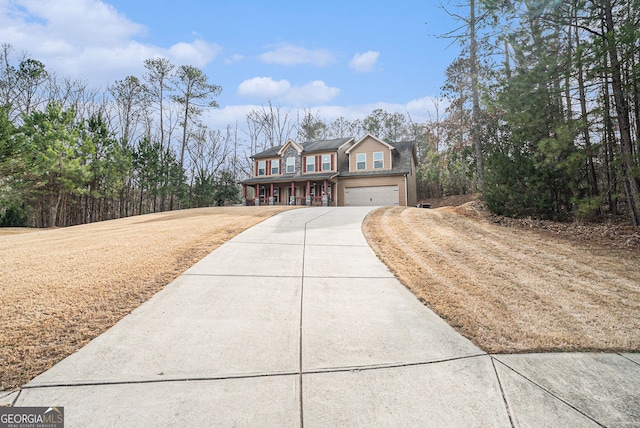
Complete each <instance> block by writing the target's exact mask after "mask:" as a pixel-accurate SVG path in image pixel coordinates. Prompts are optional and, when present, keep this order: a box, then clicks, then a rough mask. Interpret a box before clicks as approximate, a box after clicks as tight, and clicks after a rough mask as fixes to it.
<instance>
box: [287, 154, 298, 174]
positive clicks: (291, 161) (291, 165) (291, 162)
mask: <svg viewBox="0 0 640 428" xmlns="http://www.w3.org/2000/svg"><path fill="white" fill-rule="evenodd" d="M294 172H296V158H294V157H288V158H287V173H289V174H293V173H294Z"/></svg>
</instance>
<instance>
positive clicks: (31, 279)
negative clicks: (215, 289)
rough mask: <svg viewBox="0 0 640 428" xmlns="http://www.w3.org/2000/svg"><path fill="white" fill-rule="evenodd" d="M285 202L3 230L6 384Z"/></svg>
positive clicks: (2, 373) (1, 375)
mask: <svg viewBox="0 0 640 428" xmlns="http://www.w3.org/2000/svg"><path fill="white" fill-rule="evenodd" d="M286 209H288V208H287V207H222V208H201V209H192V210H184V211H173V212H166V213H157V214H149V215H144V216H138V217H129V218H125V219H119V220H112V221H105V222H101V223H94V224H89V225H83V226H75V227H69V228H64V229H49V230H40V231H35V232H33V230H31V231H32V233H16V232H27V231H28V230H25V229H22V230H15V229H0V233H2V234H1V235H0V273H1V274H0V290H1V293H2V298H1V299H0V363H1V365H0V391H2V390H7V389H12V388H16V387H18V386H20V385H22V384H24V383H25V382H27V381H29V380H30V379H31V378H33V377H34V376H35V375H38V374H39V373H41V372H43V371H45V370H47V369H48V368H50V367H51V366H52V365H53V364H55V363H56V362H57V361H59V360H61V359H62V358H64V357H66V356H68V355H70V354H71V353H73V352H75V351H76V350H77V349H79V348H80V347H82V346H83V345H85V344H86V343H87V342H89V341H90V340H91V339H93V338H94V337H96V336H98V335H99V334H101V333H102V332H104V331H105V330H106V329H107V328H109V327H110V326H112V325H113V324H115V323H116V322H117V321H118V320H119V319H121V318H122V317H123V316H125V315H126V314H128V313H129V312H131V311H132V310H133V309H135V308H136V307H137V306H139V305H140V304H141V303H142V302H144V301H145V300H147V299H148V298H149V297H151V296H152V295H153V294H154V293H156V292H157V291H159V290H160V289H161V288H162V287H164V286H165V285H166V284H168V283H169V282H171V281H172V280H173V279H174V278H175V277H177V276H178V275H179V274H180V273H181V272H183V271H184V270H185V269H187V268H188V267H190V266H191V265H193V264H194V263H195V262H196V261H198V260H200V259H201V258H202V257H204V256H205V255H206V254H208V253H209V252H211V251H213V250H214V249H215V248H217V247H218V246H220V245H221V244H222V243H224V242H225V241H227V240H228V239H230V238H231V237H233V236H235V235H236V234H238V233H240V232H241V231H243V230H245V229H247V228H248V227H250V226H253V225H255V224H257V223H259V222H260V221H262V220H264V219H265V218H267V217H270V216H272V215H274V214H276V213H278V212H281V211H283V210H286ZM3 231H4V233H3Z"/></svg>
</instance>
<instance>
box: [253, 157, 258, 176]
mask: <svg viewBox="0 0 640 428" xmlns="http://www.w3.org/2000/svg"><path fill="white" fill-rule="evenodd" d="M258 162H259V161H256V164H255V165H256V170H255V172H254V173H253V175H255V176H256V177H257V176H258Z"/></svg>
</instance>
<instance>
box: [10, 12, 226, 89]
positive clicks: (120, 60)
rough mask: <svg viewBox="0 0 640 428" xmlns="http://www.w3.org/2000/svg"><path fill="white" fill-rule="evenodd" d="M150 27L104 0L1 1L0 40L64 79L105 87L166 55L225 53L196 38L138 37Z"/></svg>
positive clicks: (188, 59)
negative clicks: (153, 40) (163, 43)
mask: <svg viewBox="0 0 640 428" xmlns="http://www.w3.org/2000/svg"><path fill="white" fill-rule="evenodd" d="M146 31H147V29H146V27H145V26H143V25H140V24H138V23H135V22H133V21H131V20H129V19H128V18H127V17H126V16H124V15H123V14H121V13H119V12H118V11H117V10H116V9H115V8H114V7H113V6H111V5H109V4H106V3H104V2H102V1H100V0H59V1H56V2H55V5H53V4H52V2H50V1H41V0H13V1H0V41H2V42H3V43H9V44H11V45H13V46H14V48H15V49H16V51H18V52H22V51H25V52H28V54H29V56H31V57H33V58H36V59H38V60H40V61H42V62H43V63H44V64H45V66H46V67H47V68H48V69H49V70H50V71H55V72H57V73H59V74H60V75H61V76H62V77H71V78H81V79H84V80H88V81H89V82H90V83H92V84H94V85H96V86H106V85H107V84H110V83H112V82H113V81H114V80H116V79H122V78H124V77H125V76H126V75H128V74H141V73H143V72H144V68H143V61H144V60H145V59H147V58H153V57H156V56H163V57H166V58H168V59H170V60H171V61H174V62H176V63H177V65H181V64H190V65H194V66H196V67H201V68H202V67H204V66H205V65H206V64H208V63H209V62H211V61H212V60H213V59H214V58H215V57H216V56H217V55H218V54H219V53H220V51H221V48H220V47H219V46H217V45H215V44H212V43H208V42H206V41H204V40H200V39H196V40H194V41H192V42H178V43H176V44H174V45H173V46H171V47H169V48H163V47H160V46H155V45H151V44H145V43H142V42H140V41H137V40H135V39H136V38H138V37H144V36H145V35H146Z"/></svg>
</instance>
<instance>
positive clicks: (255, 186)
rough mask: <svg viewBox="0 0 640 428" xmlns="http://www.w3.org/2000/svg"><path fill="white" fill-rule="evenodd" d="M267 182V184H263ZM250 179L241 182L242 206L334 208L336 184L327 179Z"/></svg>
mask: <svg viewBox="0 0 640 428" xmlns="http://www.w3.org/2000/svg"><path fill="white" fill-rule="evenodd" d="M264 181H267V182H264ZM264 181H263V182H260V180H259V179H251V180H247V181H244V182H242V183H241V184H242V205H245V206H250V205H302V206H305V205H306V206H325V207H327V206H335V204H336V203H335V196H334V195H336V191H337V183H335V182H334V181H332V180H331V179H330V178H329V177H326V178H320V179H319V178H318V177H316V178H314V179H311V178H309V179H306V180H302V179H297V180H292V181H281V180H280V181H271V182H268V181H270V180H268V179H267V180H264Z"/></svg>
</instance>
